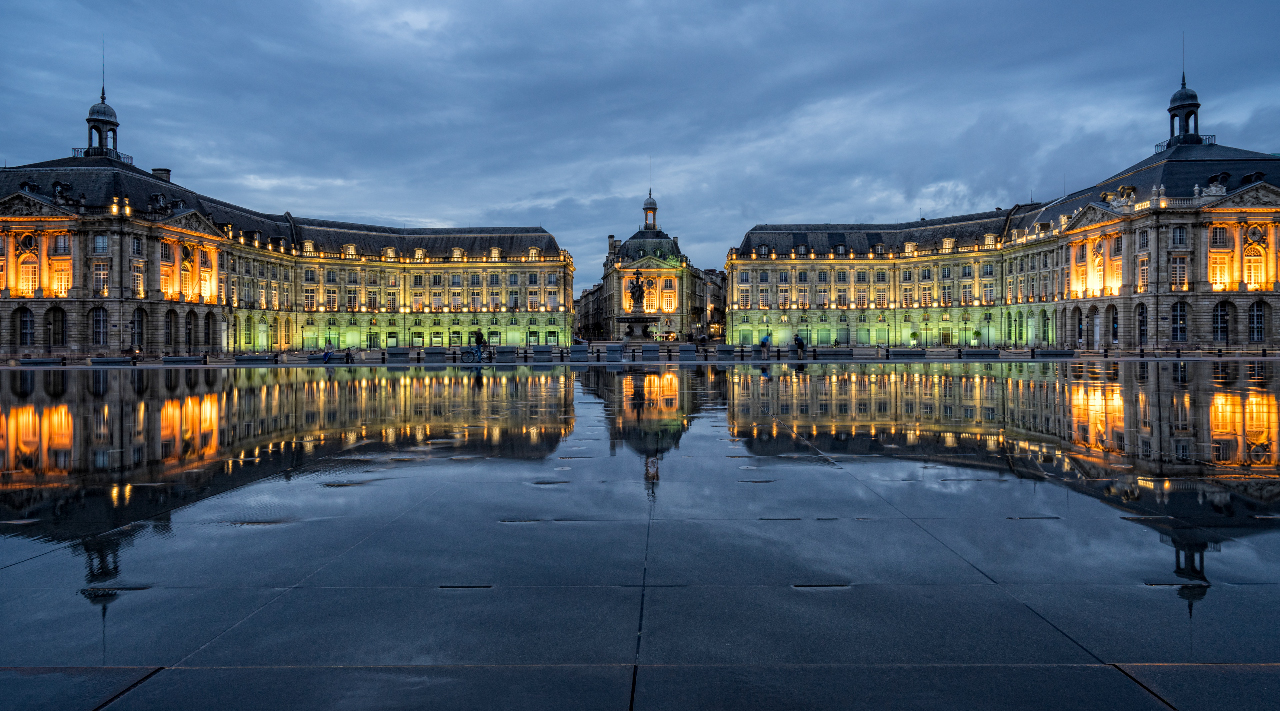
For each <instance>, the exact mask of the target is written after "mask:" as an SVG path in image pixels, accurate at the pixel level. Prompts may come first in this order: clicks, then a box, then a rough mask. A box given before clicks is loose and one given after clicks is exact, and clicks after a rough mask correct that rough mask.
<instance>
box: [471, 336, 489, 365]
mask: <svg viewBox="0 0 1280 711" xmlns="http://www.w3.org/2000/svg"><path fill="white" fill-rule="evenodd" d="M474 336H475V341H476V345H475V347H474V348H472V350H474V351H475V353H476V362H477V363H483V362H484V347H485V346H486V345H488V344H487V343H486V342H485V340H484V334H483V333H481V332H480V329H478V328H477V329H476V330H475V332H474Z"/></svg>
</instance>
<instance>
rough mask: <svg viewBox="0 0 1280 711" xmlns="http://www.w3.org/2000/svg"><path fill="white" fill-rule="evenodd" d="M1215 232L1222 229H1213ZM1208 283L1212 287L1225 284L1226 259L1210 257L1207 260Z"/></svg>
mask: <svg viewBox="0 0 1280 711" xmlns="http://www.w3.org/2000/svg"><path fill="white" fill-rule="evenodd" d="M1214 229H1215V230H1220V229H1222V228H1221V227H1215V228H1214ZM1209 281H1211V282H1213V285H1214V286H1217V287H1222V286H1226V284H1227V258H1226V257H1210V258H1209Z"/></svg>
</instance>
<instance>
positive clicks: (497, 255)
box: [489, 247, 502, 262]
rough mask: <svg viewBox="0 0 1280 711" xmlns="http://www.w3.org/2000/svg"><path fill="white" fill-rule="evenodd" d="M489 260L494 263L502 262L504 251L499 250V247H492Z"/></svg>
mask: <svg viewBox="0 0 1280 711" xmlns="http://www.w3.org/2000/svg"><path fill="white" fill-rule="evenodd" d="M489 260H490V261H493V262H497V261H501V260H502V250H500V249H498V248H497V247H491V248H490V249H489Z"/></svg>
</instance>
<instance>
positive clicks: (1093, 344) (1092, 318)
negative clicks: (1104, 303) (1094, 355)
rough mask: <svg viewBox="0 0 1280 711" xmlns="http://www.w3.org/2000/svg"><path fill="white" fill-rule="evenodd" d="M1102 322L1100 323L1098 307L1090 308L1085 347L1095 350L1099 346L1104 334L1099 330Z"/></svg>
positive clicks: (1085, 332) (1085, 333)
mask: <svg viewBox="0 0 1280 711" xmlns="http://www.w3.org/2000/svg"><path fill="white" fill-rule="evenodd" d="M1100 327H1101V324H1099V323H1098V307H1097V306H1092V307H1090V308H1089V318H1088V323H1087V324H1086V325H1085V331H1084V338H1085V348H1086V349H1087V350H1093V349H1095V348H1097V347H1098V343H1099V342H1100V341H1101V340H1102V334H1101V333H1100V332H1099V329H1100Z"/></svg>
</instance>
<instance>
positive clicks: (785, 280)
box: [778, 272, 791, 284]
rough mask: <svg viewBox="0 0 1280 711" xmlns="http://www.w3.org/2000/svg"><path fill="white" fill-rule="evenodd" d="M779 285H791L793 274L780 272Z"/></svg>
mask: <svg viewBox="0 0 1280 711" xmlns="http://www.w3.org/2000/svg"><path fill="white" fill-rule="evenodd" d="M778 283H779V284H790V283H791V272H778Z"/></svg>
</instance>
